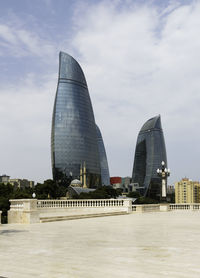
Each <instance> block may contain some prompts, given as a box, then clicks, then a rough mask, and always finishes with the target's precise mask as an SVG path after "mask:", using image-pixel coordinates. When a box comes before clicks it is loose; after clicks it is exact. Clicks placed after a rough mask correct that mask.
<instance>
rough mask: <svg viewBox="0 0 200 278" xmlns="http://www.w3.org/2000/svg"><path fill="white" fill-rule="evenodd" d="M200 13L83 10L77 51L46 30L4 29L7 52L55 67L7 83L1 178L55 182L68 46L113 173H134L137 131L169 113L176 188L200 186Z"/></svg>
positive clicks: (126, 7)
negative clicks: (57, 114)
mask: <svg viewBox="0 0 200 278" xmlns="http://www.w3.org/2000/svg"><path fill="white" fill-rule="evenodd" d="M48 3H49V1H47V4H48ZM199 13H200V2H199V1H194V2H193V1H191V2H190V3H189V4H188V5H181V3H179V2H178V1H177V2H176V1H171V2H170V3H169V5H168V6H167V7H165V8H163V10H161V9H160V8H159V7H156V6H154V5H152V4H149V2H148V5H147V4H144V5H143V4H142V5H141V4H135V2H134V3H133V1H103V2H100V4H99V3H95V4H93V5H92V4H88V6H86V4H85V3H84V4H83V3H82V4H81V5H80V6H77V9H76V11H75V17H74V22H73V24H74V25H73V26H70V28H71V29H72V31H73V36H71V38H72V40H71V44H69V38H67V37H66V38H65V37H63V40H61V41H59V42H57V41H53V40H48V39H46V37H48V35H47V36H42V35H41V34H44V33H43V30H42V26H41V32H36V31H33V30H31V28H30V26H26V27H24V26H23V24H22V22H20V24H16V26H15V25H14V24H13V22H11V23H9V24H8V23H6V22H4V23H1V25H0V55H4V56H6V55H8V56H9V57H13V59H14V58H15V57H24V56H25V57H27V58H29V57H32V58H35V57H37V58H39V59H38V62H39V63H46V62H48V63H49V64H52V63H53V65H55V64H56V66H55V68H54V70H53V67H51V70H49V68H47V69H46V70H47V73H46V75H45V73H44V71H43V72H40V71H38V72H33V70H32V69H31V64H30V67H29V68H28V71H27V73H26V74H25V76H22V77H21V79H20V80H18V82H17V83H15V84H1V86H0V98H1V99H0V102H1V106H0V119H1V134H3V136H2V135H1V137H0V144H1V146H6V147H5V148H3V150H2V151H1V158H0V159H1V165H2V166H1V169H0V170H1V172H2V173H3V172H5V173H6V174H10V175H11V176H12V177H25V178H26V177H27V178H29V179H35V180H40V181H41V180H42V179H45V178H48V177H50V175H51V166H50V130H51V115H52V109H53V101H54V97H55V91H56V85H57V84H56V83H57V80H56V75H57V71H58V67H57V65H58V63H57V62H58V55H57V54H58V51H57V49H58V48H59V46H61V45H62V46H64V45H65V46H66V47H67V49H70V51H71V53H69V54H72V55H74V58H76V59H77V60H78V61H79V62H80V65H81V66H82V68H83V70H84V73H85V76H86V79H87V82H88V87H89V91H90V96H91V98H92V102H93V108H94V112H95V117H96V122H97V124H98V125H99V127H100V128H101V131H102V134H103V137H104V143H105V145H106V150H107V155H108V159H109V165H110V172H111V175H121V176H125V175H131V172H132V163H133V157H134V149H135V143H136V139H137V134H138V132H139V130H140V128H141V126H142V125H143V123H144V122H145V121H146V120H147V119H149V118H150V117H152V116H155V115H157V114H161V116H162V124H163V129H164V134H165V138H166V145H167V150H168V162H169V167H170V168H171V170H172V179H171V181H175V180H177V179H179V178H181V177H182V176H185V175H186V176H188V177H189V178H192V179H200V177H199V172H198V171H199V167H198V158H199V155H200V148H199V141H200V132H199V126H200V110H199V103H200V94H199V91H200V83H199V75H200V66H199V58H200V57H199V56H200V52H199V48H200V37H199V28H200V17H199ZM62 28H63V29H64V28H66V29H69V25H68V26H66V27H65V26H62ZM62 50H63V51H67V50H66V49H65V47H63V49H62ZM56 52H57V53H56ZM77 53H78V54H77ZM50 71H54V72H55V73H52V74H51V73H49V72H50ZM28 72H29V73H28ZM8 73H9V72H8Z"/></svg>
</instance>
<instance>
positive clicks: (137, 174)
mask: <svg viewBox="0 0 200 278" xmlns="http://www.w3.org/2000/svg"><path fill="white" fill-rule="evenodd" d="M162 161H164V162H165V165H166V167H167V155H166V149H165V140H164V135H163V131H162V126H161V120H160V115H159V116H156V117H154V118H151V119H149V120H148V121H147V122H146V123H145V124H144V125H143V127H142V128H141V130H140V132H139V135H138V138H137V143H136V149H135V159H134V166H133V174H132V182H133V183H137V184H139V187H140V193H141V194H142V195H144V196H146V197H150V198H154V199H160V197H161V185H162V180H161V177H158V176H157V169H158V168H160V166H161V162H162Z"/></svg>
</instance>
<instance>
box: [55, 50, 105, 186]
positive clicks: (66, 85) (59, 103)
mask: <svg viewBox="0 0 200 278" xmlns="http://www.w3.org/2000/svg"><path fill="white" fill-rule="evenodd" d="M51 155H52V170H53V178H54V180H56V181H59V180H60V181H62V180H65V179H67V178H70V179H72V178H73V179H74V178H79V176H80V167H81V164H82V165H83V164H84V165H85V166H86V170H87V185H88V186H89V187H90V186H98V185H99V184H101V169H100V158H99V150H98V142H97V132H96V124H95V119H94V114H93V109H92V104H91V100H90V96H89V92H88V87H87V83H86V80H85V76H84V73H83V71H82V69H81V67H80V65H79V64H78V63H77V61H76V60H75V59H74V58H72V57H71V56H70V55H68V54H66V53H64V52H60V55H59V77H58V86H57V92H56V98H55V103H54V110H53V119H52V135H51Z"/></svg>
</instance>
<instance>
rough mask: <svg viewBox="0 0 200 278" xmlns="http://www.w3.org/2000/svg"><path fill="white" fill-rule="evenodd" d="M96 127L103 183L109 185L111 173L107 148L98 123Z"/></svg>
mask: <svg viewBox="0 0 200 278" xmlns="http://www.w3.org/2000/svg"><path fill="white" fill-rule="evenodd" d="M96 128H97V140H98V147H99V156H100V167H101V182H102V185H109V184H110V174H109V168H108V161H107V156H106V150H105V147H104V143H103V138H102V135H101V131H100V129H99V127H98V126H97V125H96Z"/></svg>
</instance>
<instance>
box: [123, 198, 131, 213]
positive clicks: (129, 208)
mask: <svg viewBox="0 0 200 278" xmlns="http://www.w3.org/2000/svg"><path fill="white" fill-rule="evenodd" d="M123 206H124V207H126V208H127V213H131V212H132V199H124V200H123Z"/></svg>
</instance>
